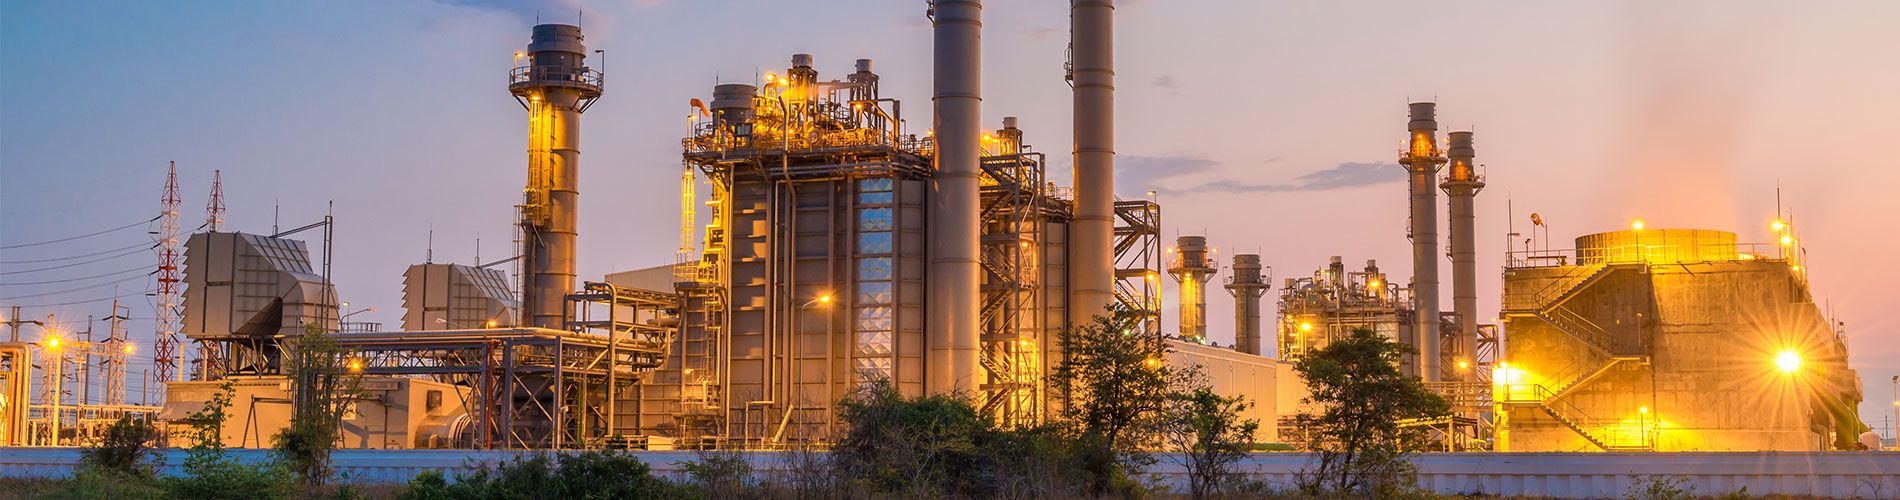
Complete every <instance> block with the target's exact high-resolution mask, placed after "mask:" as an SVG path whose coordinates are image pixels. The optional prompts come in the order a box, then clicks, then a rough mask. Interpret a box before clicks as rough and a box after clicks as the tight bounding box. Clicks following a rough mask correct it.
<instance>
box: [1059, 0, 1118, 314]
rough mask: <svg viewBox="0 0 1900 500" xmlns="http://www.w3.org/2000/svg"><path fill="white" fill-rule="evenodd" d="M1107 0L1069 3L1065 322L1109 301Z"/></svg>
mask: <svg viewBox="0 0 1900 500" xmlns="http://www.w3.org/2000/svg"><path fill="white" fill-rule="evenodd" d="M1114 14H1115V4H1114V2H1113V1H1112V0H1071V1H1070V2H1069V23H1070V26H1069V47H1070V50H1071V52H1072V55H1071V59H1070V64H1071V65H1072V66H1071V67H1070V78H1071V79H1072V80H1073V87H1074V97H1075V102H1074V107H1075V110H1074V112H1075V222H1074V225H1072V226H1071V228H1072V230H1071V231H1070V233H1069V234H1070V241H1069V255H1070V262H1069V266H1070V267H1069V276H1070V280H1069V323H1070V325H1073V326H1076V327H1080V326H1082V325H1088V324H1090V323H1091V322H1092V321H1093V318H1094V317H1095V316H1096V315H1100V314H1102V313H1103V310H1104V308H1106V307H1108V305H1109V303H1110V302H1112V301H1113V300H1114V292H1113V288H1112V287H1113V285H1114V283H1113V280H1114V275H1115V270H1114V267H1115V262H1114V260H1115V257H1114V248H1113V245H1114V233H1115V220H1114V217H1115V50H1114Z"/></svg>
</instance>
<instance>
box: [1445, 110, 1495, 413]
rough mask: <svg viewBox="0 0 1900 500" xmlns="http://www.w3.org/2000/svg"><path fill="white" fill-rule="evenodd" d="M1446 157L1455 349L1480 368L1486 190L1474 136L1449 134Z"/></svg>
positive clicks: (1462, 372)
mask: <svg viewBox="0 0 1900 500" xmlns="http://www.w3.org/2000/svg"><path fill="white" fill-rule="evenodd" d="M1449 136H1450V142H1451V144H1450V145H1449V147H1448V148H1446V156H1447V157H1449V158H1450V159H1451V172H1450V173H1449V174H1448V175H1447V176H1446V178H1445V182H1444V183H1442V184H1439V185H1438V187H1439V188H1440V189H1443V190H1445V195H1446V196H1448V197H1449V198H1450V201H1451V206H1450V210H1451V228H1450V229H1451V235H1450V237H1451V309H1452V310H1453V311H1457V312H1458V328H1459V331H1458V344H1457V345H1456V346H1454V347H1453V351H1452V352H1454V353H1457V358H1458V361H1462V362H1465V363H1466V364H1465V365H1464V366H1466V367H1472V366H1477V364H1478V360H1477V355H1478V353H1477V349H1478V257H1477V249H1476V245H1477V243H1476V241H1477V239H1476V238H1477V235H1476V231H1475V229H1474V227H1475V226H1476V220H1475V219H1476V211H1475V210H1474V208H1473V202H1474V201H1475V198H1476V197H1477V194H1478V191H1480V190H1483V189H1484V179H1483V178H1482V177H1479V176H1478V174H1477V172H1476V170H1475V168H1474V167H1473V165H1474V164H1475V163H1474V158H1476V157H1477V154H1476V152H1475V150H1473V149H1472V147H1471V132H1470V131H1468V130H1465V131H1456V132H1452V133H1451V134H1449ZM1468 370H1469V368H1461V369H1457V370H1452V372H1451V373H1452V374H1453V375H1454V378H1455V379H1457V380H1471V375H1470V373H1469V372H1468Z"/></svg>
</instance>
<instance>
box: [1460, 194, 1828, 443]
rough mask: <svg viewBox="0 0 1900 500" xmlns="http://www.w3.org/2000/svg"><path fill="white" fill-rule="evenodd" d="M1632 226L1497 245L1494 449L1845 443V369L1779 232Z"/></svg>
mask: <svg viewBox="0 0 1900 500" xmlns="http://www.w3.org/2000/svg"><path fill="white" fill-rule="evenodd" d="M1775 225H1776V226H1777V229H1778V231H1792V229H1788V228H1787V226H1786V224H1785V223H1783V222H1781V221H1776V222H1775ZM1640 226H1641V224H1640V223H1638V224H1637V227H1638V228H1637V229H1631V230H1625V231H1611V232H1605V233H1596V234H1587V235H1583V236H1579V237H1577V239H1576V247H1575V249H1574V250H1554V249H1537V250H1527V251H1522V252H1512V253H1511V254H1510V260H1509V263H1508V264H1507V266H1506V267H1505V269H1504V292H1503V296H1502V297H1501V299H1502V304H1503V306H1502V310H1503V316H1504V329H1505V331H1506V332H1507V335H1508V338H1509V342H1510V344H1509V349H1508V350H1506V351H1505V356H1504V357H1503V359H1502V360H1501V361H1500V363H1499V364H1498V366H1497V369H1496V371H1497V373H1496V375H1494V378H1493V380H1494V383H1495V385H1494V387H1495V388H1496V395H1495V399H1496V401H1497V404H1498V408H1499V412H1500V416H1499V418H1498V422H1499V424H1498V429H1497V443H1498V448H1499V449H1500V450H1506V451H1597V450H1615V451H1622V450H1645V451H1764V450H1771V451H1818V450H1830V449H1852V445H1853V443H1854V439H1855V437H1856V436H1857V435H1858V434H1859V433H1860V432H1862V431H1864V430H1865V425H1863V424H1861V422H1860V419H1859V416H1858V415H1857V413H1858V411H1857V410H1856V407H1857V406H1856V405H1858V404H1859V403H1860V401H1861V393H1860V379H1859V376H1858V375H1857V374H1856V373H1855V372H1854V370H1852V369H1850V368H1848V367H1847V345H1846V342H1845V339H1844V337H1843V333H1842V332H1841V331H1840V330H1838V329H1837V325H1836V324H1835V323H1833V322H1831V321H1830V320H1828V318H1827V317H1826V315H1825V314H1823V313H1822V311H1821V309H1820V307H1819V306H1817V305H1816V304H1815V303H1814V297H1813V296H1812V295H1811V293H1810V291H1809V290H1808V282H1807V277H1806V274H1805V273H1804V272H1803V270H1802V260H1801V258H1800V255H1801V251H1800V249H1799V248H1797V247H1795V246H1793V242H1794V240H1793V238H1787V237H1785V236H1784V238H1785V239H1784V240H1782V241H1783V242H1784V243H1786V244H1783V245H1777V244H1774V243H1769V244H1764V245H1750V244H1738V243H1737V241H1736V236H1735V234H1734V233H1730V232H1726V231H1712V230H1702V229H1653V228H1641V227H1640ZM1784 234H1786V233H1784Z"/></svg>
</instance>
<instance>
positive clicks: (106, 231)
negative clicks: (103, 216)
mask: <svg viewBox="0 0 1900 500" xmlns="http://www.w3.org/2000/svg"><path fill="white" fill-rule="evenodd" d="M157 220H158V217H152V218H150V219H145V220H142V221H138V222H134V223H131V224H126V225H123V226H119V227H115V228H112V229H107V230H104V231H99V232H96V233H86V234H82V235H79V236H71V237H66V238H60V239H57V240H46V241H39V242H33V243H21V244H18V245H6V246H0V250H9V249H14V248H26V247H36V246H40V245H51V244H54V243H59V242H63V241H72V240H76V239H80V238H91V237H93V236H98V235H101V234H106V233H110V232H113V231H121V230H125V229H131V228H134V227H139V226H143V225H146V224H151V223H153V222H155V221H157Z"/></svg>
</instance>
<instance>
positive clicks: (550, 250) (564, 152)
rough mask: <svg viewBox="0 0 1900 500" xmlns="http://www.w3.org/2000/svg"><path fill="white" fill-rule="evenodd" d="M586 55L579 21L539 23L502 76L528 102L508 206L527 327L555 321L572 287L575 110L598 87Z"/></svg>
mask: <svg viewBox="0 0 1900 500" xmlns="http://www.w3.org/2000/svg"><path fill="white" fill-rule="evenodd" d="M586 58H587V47H586V46H585V45H582V44H581V29H580V27H579V26H570V25H565V24H542V25H538V26H535V27H534V37H533V39H532V41H531V42H529V43H528V50H527V51H526V52H525V53H519V54H517V57H516V64H518V66H516V67H515V68H514V70H513V71H511V72H509V75H508V82H509V83H508V92H509V93H512V94H514V96H515V99H516V100H517V101H520V102H521V105H522V106H523V107H525V108H527V109H528V183H527V188H526V189H524V190H523V191H522V198H523V199H522V203H521V205H518V206H517V207H516V208H517V211H518V212H519V215H520V221H519V225H520V230H521V311H522V318H523V319H524V320H525V321H526V323H527V325H528V326H538V327H543V328H561V327H562V323H563V322H564V320H565V319H566V314H565V313H564V312H563V310H562V309H563V306H564V305H565V304H563V301H564V300H565V298H566V296H567V293H568V292H571V291H573V290H574V238H575V235H576V231H575V230H576V227H577V226H576V223H575V212H576V211H577V209H578V208H579V207H580V205H579V198H580V191H579V189H580V125H581V112H583V111H586V110H587V107H588V106H589V105H591V104H593V102H594V99H597V98H599V97H600V93H601V73H600V72H599V71H595V70H593V69H592V68H588V67H587V66H586V65H584V64H583V61H584V60H585V59H586Z"/></svg>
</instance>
